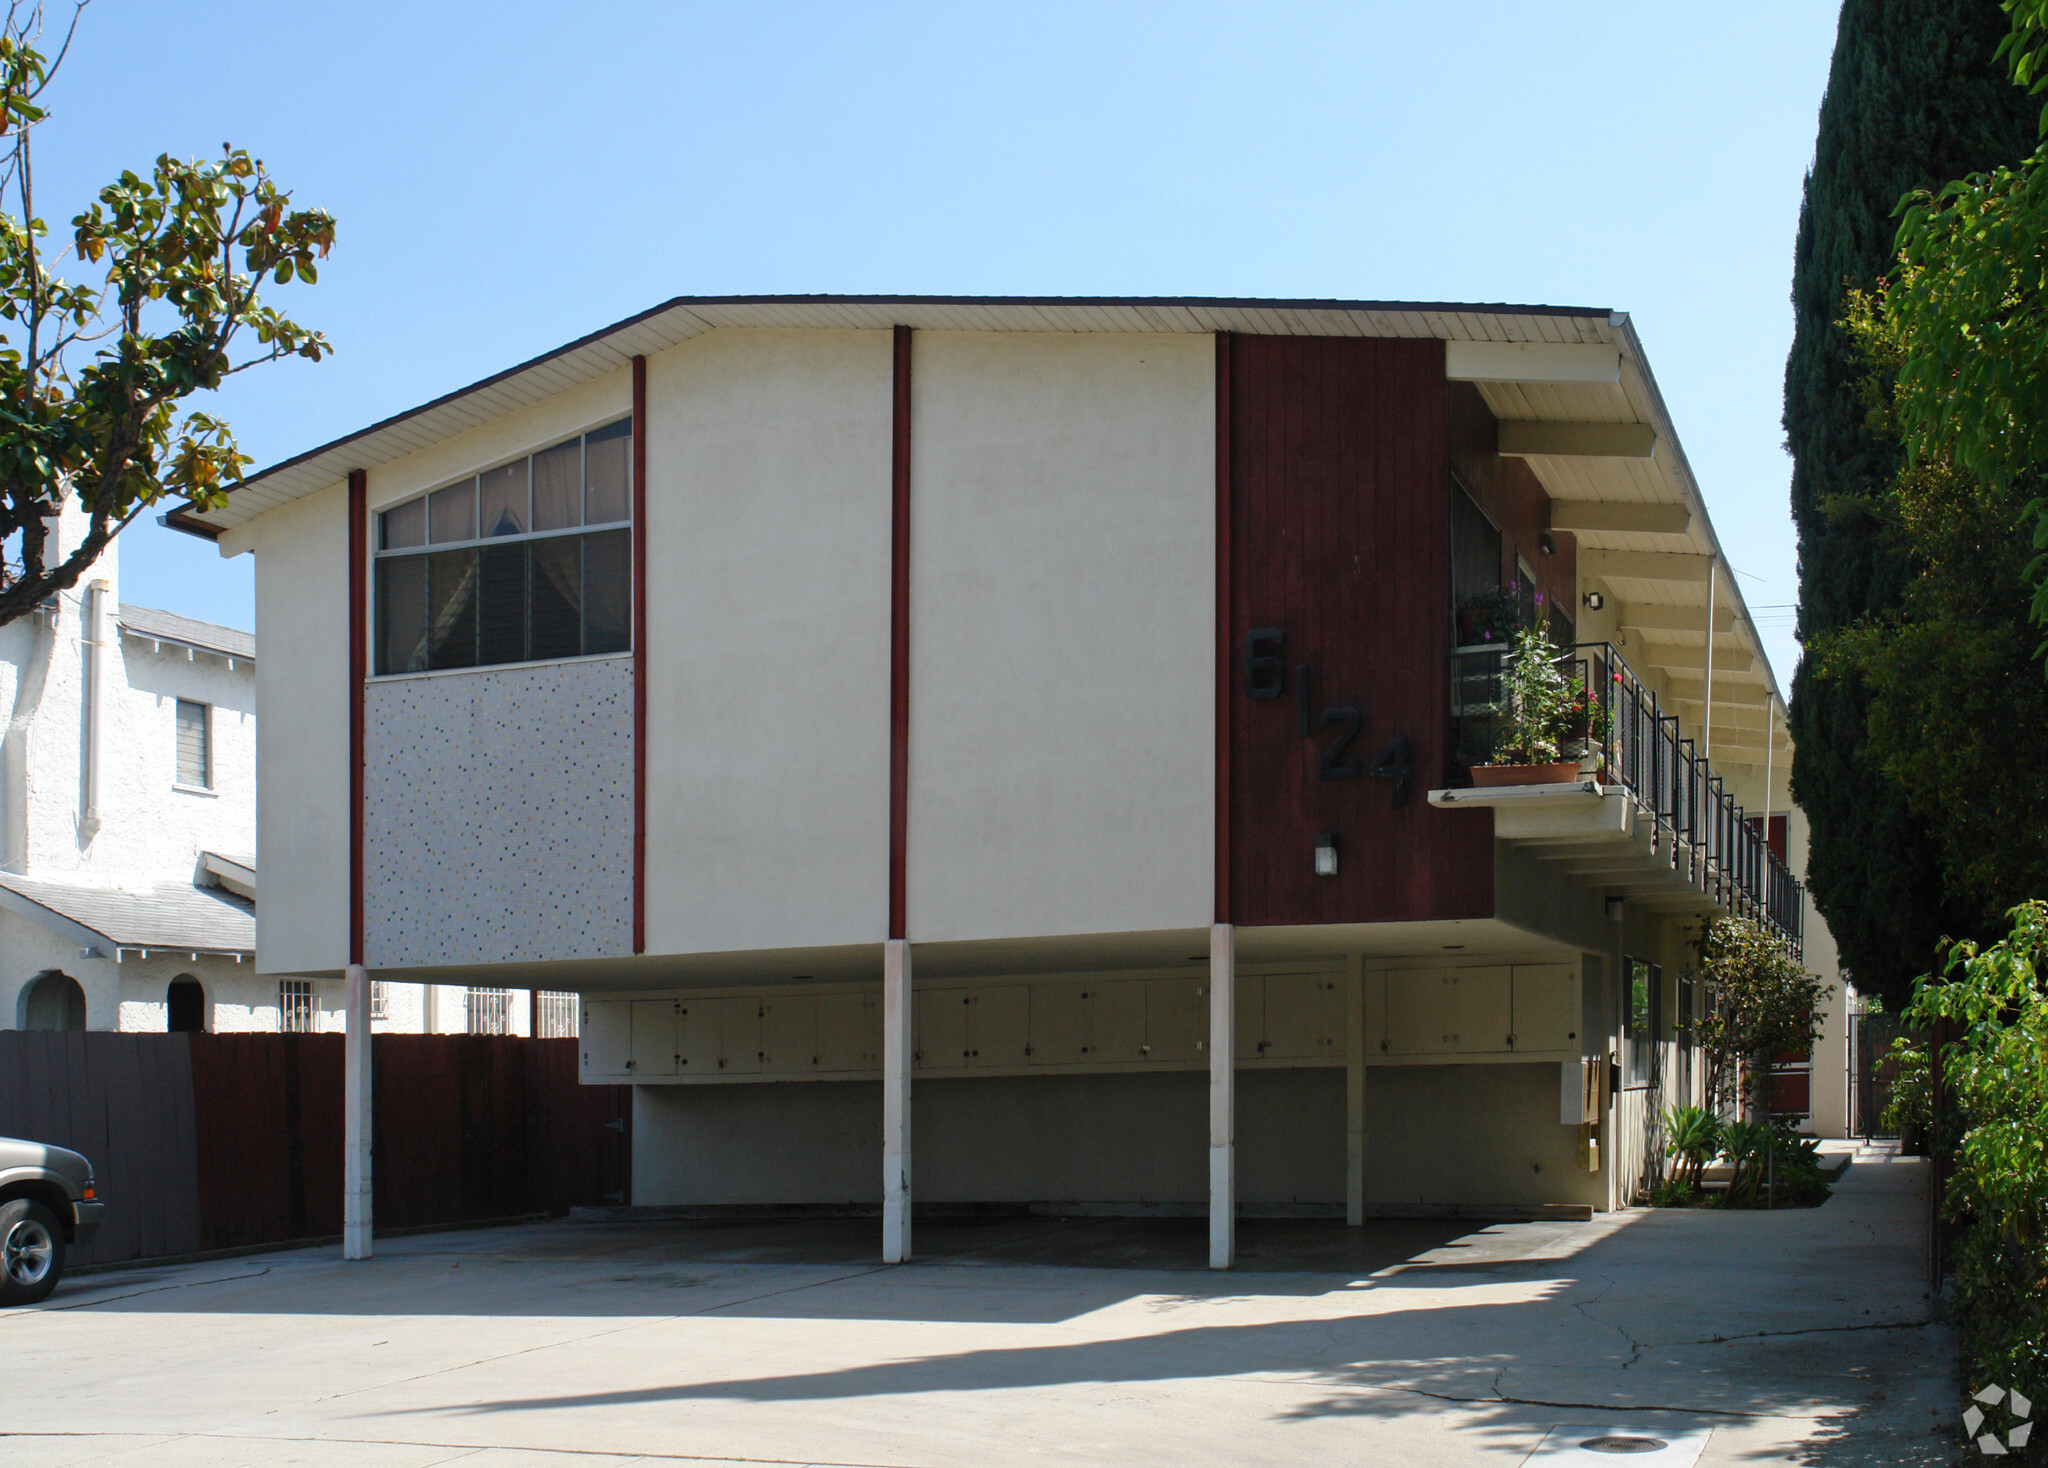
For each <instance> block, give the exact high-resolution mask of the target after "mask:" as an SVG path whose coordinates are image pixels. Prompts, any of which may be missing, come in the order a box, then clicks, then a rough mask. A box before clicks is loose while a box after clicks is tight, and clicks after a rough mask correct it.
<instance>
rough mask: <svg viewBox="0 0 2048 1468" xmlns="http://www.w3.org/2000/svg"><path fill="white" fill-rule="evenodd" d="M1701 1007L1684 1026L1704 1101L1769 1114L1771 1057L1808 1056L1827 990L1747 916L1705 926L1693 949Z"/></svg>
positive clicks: (1749, 1114) (1774, 937) (1748, 1112)
mask: <svg viewBox="0 0 2048 1468" xmlns="http://www.w3.org/2000/svg"><path fill="white" fill-rule="evenodd" d="M1695 951H1696V952H1697V954H1698V967H1697V970H1696V975H1697V977H1698V978H1701V979H1704V980H1705V981H1706V985H1707V998H1706V1006H1705V1008H1704V1010H1703V1012H1702V1013H1701V1014H1700V1016H1699V1017H1698V1018H1697V1019H1695V1020H1693V1021H1692V1022H1691V1023H1690V1024H1689V1025H1688V1026H1687V1028H1688V1030H1689V1031H1690V1032H1691V1034H1692V1036H1693V1038H1694V1039H1695V1040H1697V1041H1698V1042H1699V1046H1700V1053H1701V1055H1702V1057H1703V1058H1704V1060H1705V1065H1706V1088H1707V1097H1708V1099H1709V1101H1710V1102H1712V1103H1713V1104H1714V1105H1715V1106H1716V1107H1722V1106H1729V1105H1736V1104H1740V1106H1741V1107H1742V1110H1743V1114H1744V1115H1745V1116H1746V1117H1760V1116H1762V1115H1764V1114H1765V1112H1766V1111H1767V1110H1768V1109H1769V1095H1768V1088H1769V1085H1770V1069H1771V1058H1772V1057H1773V1056H1776V1055H1782V1054H1788V1053H1789V1054H1793V1055H1801V1056H1810V1055H1812V1054H1813V1042H1814V1040H1815V1039H1816V1038H1817V1037H1818V1036H1819V1034H1820V1009H1821V1005H1822V1003H1823V1002H1824V1001H1825V1000H1826V999H1827V997H1828V996H1829V995H1830V994H1832V993H1833V992H1834V986H1833V985H1832V984H1823V983H1822V982H1821V981H1820V980H1819V979H1817V978H1815V977H1814V976H1813V975H1812V974H1810V973H1808V972H1807V971H1806V970H1805V969H1804V968H1803V967H1801V966H1800V964H1799V961H1798V960H1797V959H1795V958H1793V957H1792V955H1791V954H1790V953H1789V952H1787V951H1786V948H1785V945H1784V942H1783V940H1782V939H1780V938H1779V936H1778V935H1777V933H1776V932H1775V931H1774V930H1773V929H1770V928H1768V927H1766V926H1765V925H1764V924H1762V923H1760V922H1757V921H1756V920H1755V919H1753V918H1746V917H1720V918H1715V919H1714V920H1713V921H1711V922H1709V923H1708V924H1707V926H1706V928H1705V930H1704V931H1703V932H1702V933H1701V935H1700V940H1699V942H1698V943H1697V944H1696V945H1695Z"/></svg>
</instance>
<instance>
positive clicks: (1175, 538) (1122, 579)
mask: <svg viewBox="0 0 2048 1468" xmlns="http://www.w3.org/2000/svg"><path fill="white" fill-rule="evenodd" d="M1214 354H1215V347H1214V344H1213V343H1212V342H1211V341H1210V339H1209V338H1207V337H1195V336H1181V337H1170V336H1080V335H1069V336H1054V335H1045V336H1040V335H1035V334H1017V333H1001V332H988V333H949V332H920V333H919V334H918V336H917V338H916V359H915V368H914V373H913V378H912V383H913V398H914V407H913V412H912V441H913V449H912V456H911V457H912V466H913V467H912V492H911V504H912V511H911V545H912V549H911V567H912V572H911V598H910V605H911V648H910V659H911V680H910V683H911V708H910V762H911V764H910V851H909V935H910V937H911V938H912V939H914V940H923V941H935V940H948V939H972V938H998V937H1025V936H1038V935H1045V934H1060V933H1092V932H1119V931H1144V930H1158V929H1166V928H1186V927H1197V926H1201V925H1204V924H1206V923H1208V922H1209V920H1210V917H1211V914H1212V912H1213V904H1212V900H1211V899H1212V887H1213V865H1214V857H1213V851H1214V845H1215V835H1214V832H1215V823H1214V796H1213V792H1214V786H1215V775H1214V749H1215V737H1214V724H1215V635H1216V633H1215V627H1216V622H1215V579H1216V559H1215V493H1216V471H1215V427H1214V424H1215V385H1214V384H1215V365H1214Z"/></svg>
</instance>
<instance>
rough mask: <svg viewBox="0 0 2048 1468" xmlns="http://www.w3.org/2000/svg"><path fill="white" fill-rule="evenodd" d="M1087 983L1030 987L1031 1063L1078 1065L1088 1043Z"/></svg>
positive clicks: (1089, 1038)
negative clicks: (1085, 994)
mask: <svg viewBox="0 0 2048 1468" xmlns="http://www.w3.org/2000/svg"><path fill="white" fill-rule="evenodd" d="M1087 989H1088V986H1087V985H1086V984H1034V985H1032V987H1031V1063H1032V1064H1033V1065H1079V1064H1081V1063H1082V1062H1083V1061H1085V1060H1087V1059H1088V1046H1089V1044H1090V1042H1091V1035H1090V1026H1089V1024H1088V1001H1087V1000H1086V999H1083V998H1082V997H1081V996H1082V994H1083V993H1085V992H1086V991H1087Z"/></svg>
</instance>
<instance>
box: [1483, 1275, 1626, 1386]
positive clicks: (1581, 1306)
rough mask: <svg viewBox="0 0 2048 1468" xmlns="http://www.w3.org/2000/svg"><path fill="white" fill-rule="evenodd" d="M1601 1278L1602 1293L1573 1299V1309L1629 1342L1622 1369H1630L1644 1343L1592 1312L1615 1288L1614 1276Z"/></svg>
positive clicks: (1591, 1323) (1592, 1322)
mask: <svg viewBox="0 0 2048 1468" xmlns="http://www.w3.org/2000/svg"><path fill="white" fill-rule="evenodd" d="M1601 1278H1603V1279H1604V1280H1605V1281H1606V1282H1605V1283H1604V1284H1602V1285H1601V1286H1600V1293H1599V1294H1597V1295H1595V1296H1593V1298H1592V1299H1590V1300H1574V1301H1572V1309H1574V1310H1576V1311H1578V1312H1579V1316H1580V1318H1581V1319H1583V1320H1585V1321H1586V1322H1587V1324H1589V1325H1604V1326H1606V1327H1607V1328H1608V1329H1609V1330H1611V1331H1613V1332H1614V1333H1615V1334H1617V1335H1619V1336H1620V1337H1621V1338H1622V1339H1623V1340H1625V1341H1627V1342H1628V1345H1629V1353H1628V1359H1627V1360H1626V1361H1624V1362H1622V1363H1621V1369H1622V1370H1623V1371H1626V1370H1628V1369H1629V1367H1631V1366H1633V1365H1635V1364H1636V1362H1638V1361H1640V1360H1641V1359H1642V1357H1643V1343H1642V1342H1641V1341H1639V1340H1637V1339H1636V1338H1635V1337H1634V1336H1632V1335H1630V1334H1629V1333H1628V1331H1627V1329H1626V1328H1625V1327H1623V1326H1620V1325H1617V1324H1615V1323H1614V1322H1613V1321H1611V1320H1602V1319H1600V1318H1599V1317H1598V1316H1596V1315H1594V1314H1593V1313H1592V1308H1593V1307H1594V1306H1595V1305H1597V1304H1599V1303H1600V1302H1601V1301H1602V1300H1604V1299H1606V1298H1607V1295H1608V1292H1609V1291H1610V1290H1612V1289H1613V1288H1614V1281H1613V1279H1612V1278H1608V1277H1607V1276H1601ZM1494 1386H1495V1390H1499V1383H1498V1382H1496V1383H1495V1384H1494Z"/></svg>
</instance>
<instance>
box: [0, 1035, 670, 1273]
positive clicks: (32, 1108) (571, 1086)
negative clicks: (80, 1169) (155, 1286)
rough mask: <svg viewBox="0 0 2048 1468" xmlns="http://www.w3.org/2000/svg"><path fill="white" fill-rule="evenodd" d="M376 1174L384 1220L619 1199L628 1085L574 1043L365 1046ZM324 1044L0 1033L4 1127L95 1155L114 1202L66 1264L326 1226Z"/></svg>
mask: <svg viewBox="0 0 2048 1468" xmlns="http://www.w3.org/2000/svg"><path fill="white" fill-rule="evenodd" d="M372 1056H373V1061H372V1063H373V1065H374V1067H375V1076H374V1084H375V1087H376V1089H375V1128H376V1134H375V1147H374V1152H373V1161H372V1181H373V1185H374V1188H375V1197H376V1214H377V1224H378V1226H379V1227H386V1228H397V1227H405V1226H408V1225H416V1224H435V1223H457V1222H461V1221H463V1220H465V1219H483V1218H504V1217H510V1216H516V1215H519V1214H525V1213H541V1212H548V1213H561V1212H565V1211H567V1210H568V1209H569V1208H571V1207H573V1206H576V1205H578V1204H603V1203H608V1202H621V1201H624V1199H625V1198H626V1196H627V1193H628V1191H629V1185H628V1178H629V1175H630V1174H629V1168H630V1146H629V1132H628V1128H629V1126H630V1117H631V1107H632V1100H631V1093H630V1091H629V1090H628V1088H626V1087H624V1086H582V1085H579V1084H577V1070H576V1060H577V1052H576V1042H575V1041H574V1040H523V1039H515V1038H483V1037H476V1036H468V1035H379V1036H378V1037H377V1040H376V1043H375V1045H374V1046H372ZM343 1063H344V1051H343V1041H342V1037H341V1036H339V1035H269V1034H243V1035H232V1034H231V1035H213V1034H197V1035H137V1034H103V1033H90V1034H81V1033H71V1034H49V1033H41V1032H32V1031H20V1030H7V1031H0V1135H8V1136H22V1137H29V1138H33V1139H35V1140H38V1141H46V1142H53V1143H55V1144H56V1145H58V1146H62V1147H71V1148H74V1149H76V1150H77V1151H80V1152H83V1153H85V1154H86V1156H88V1157H90V1158H91V1159H92V1160H93V1165H94V1168H95V1169H96V1172H97V1175H98V1178H99V1181H100V1186H101V1190H102V1193H103V1194H104V1196H105V1197H106V1198H107V1199H108V1201H109V1203H110V1205H111V1206H110V1207H109V1208H108V1210H107V1219H106V1222H105V1224H104V1225H103V1227H102V1229H101V1232H100V1236H99V1238H98V1239H96V1240H95V1241H94V1243H93V1244H92V1246H91V1247H90V1248H89V1249H87V1250H85V1251H82V1252H81V1253H80V1254H79V1255H78V1256H77V1257H78V1259H79V1262H103V1261H111V1260H121V1259H146V1258H160V1257H163V1256H165V1255H169V1254H184V1253H191V1252H194V1251H196V1250H204V1249H223V1248H237V1247H245V1246H248V1245H253V1244H263V1243H274V1242H279V1241H283V1240H288V1239H294V1238H313V1237H322V1236H328V1235H333V1234H336V1233H339V1232H340V1231H341V1179H342V1100H343V1084H342V1083H343Z"/></svg>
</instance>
